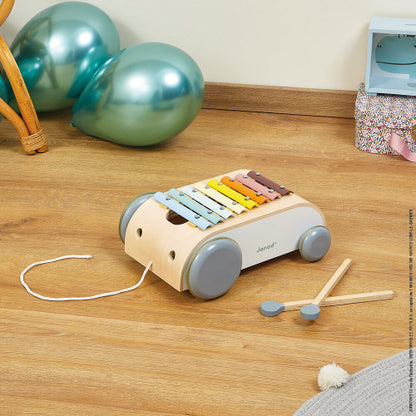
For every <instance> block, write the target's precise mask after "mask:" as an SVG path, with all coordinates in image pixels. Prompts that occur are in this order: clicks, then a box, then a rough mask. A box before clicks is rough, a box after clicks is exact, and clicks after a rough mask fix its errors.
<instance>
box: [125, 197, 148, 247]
mask: <svg viewBox="0 0 416 416" xmlns="http://www.w3.org/2000/svg"><path fill="white" fill-rule="evenodd" d="M153 195H154V193H153V192H149V193H146V194H141V195H139V196H137V197H136V198H134V199H133V200H132V201H130V202H129V203H128V204H127V206H126V208H124V211H123V213H122V214H121V216H120V222H119V224H118V232H119V234H120V238H121V241H123V243H124V242H125V241H124V239H125V237H126V230H127V226H128V225H129V222H130V220H131V217H132V216H133V214H134V213H135V212H136V211H137V210H138V209H139V208H140V206H141V205H143V204H144V203H145V202H146V201H147V200H148V199H150V198H151V197H152V196H153Z"/></svg>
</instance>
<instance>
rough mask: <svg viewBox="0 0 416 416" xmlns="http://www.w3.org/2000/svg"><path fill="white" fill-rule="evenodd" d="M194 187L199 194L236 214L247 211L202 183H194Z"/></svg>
mask: <svg viewBox="0 0 416 416" xmlns="http://www.w3.org/2000/svg"><path fill="white" fill-rule="evenodd" d="M194 187H195V188H196V189H198V191H199V192H202V193H203V194H204V195H206V196H209V197H210V198H211V199H213V200H214V201H216V202H218V203H219V204H221V205H224V206H225V207H226V208H228V209H230V210H231V211H233V212H235V213H236V214H241V213H242V212H243V211H247V210H246V208H244V207H243V206H242V205H240V204H239V203H238V202H236V201H233V200H232V199H230V198H228V197H227V196H225V195H223V194H222V193H220V192H218V191H216V190H215V189H213V188H211V187H210V186H208V185H206V184H204V183H202V182H200V183H196V184H195V185H194Z"/></svg>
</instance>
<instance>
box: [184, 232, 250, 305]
mask: <svg viewBox="0 0 416 416" xmlns="http://www.w3.org/2000/svg"><path fill="white" fill-rule="evenodd" d="M241 265H242V254H241V249H240V247H239V246H238V244H237V243H236V242H235V241H233V240H231V239H229V238H216V239H214V240H210V241H208V242H206V243H204V244H202V246H201V247H199V248H198V249H197V250H196V251H195V253H194V254H193V255H192V257H191V259H190V260H189V262H188V264H187V266H186V268H185V278H186V282H187V284H188V288H189V291H190V292H191V293H192V294H193V295H194V296H195V297H198V298H201V299H205V300H209V299H215V298H218V297H219V296H222V295H224V294H225V293H226V292H227V291H228V290H229V289H230V288H231V286H232V285H233V284H234V283H235V281H236V280H237V278H238V276H239V275H240V271H241Z"/></svg>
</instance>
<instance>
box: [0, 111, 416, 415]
mask: <svg viewBox="0 0 416 416" xmlns="http://www.w3.org/2000/svg"><path fill="white" fill-rule="evenodd" d="M40 119H41V123H42V125H43V128H44V130H45V132H46V134H47V138H48V141H49V146H50V151H49V152H48V153H46V154H38V155H35V156H26V155H25V154H24V153H23V150H22V149H21V147H20V143H19V142H18V140H17V138H16V137H17V136H16V134H15V132H14V130H13V128H12V126H11V125H10V124H9V123H8V122H7V121H2V123H1V125H0V157H1V164H0V169H1V180H0V181H1V182H0V186H1V188H0V195H1V205H0V251H1V257H2V260H1V262H0V276H1V278H0V285H1V288H0V290H1V295H0V314H1V339H0V343H1V344H0V348H1V350H0V356H1V360H0V396H1V398H2V399H1V400H2V402H1V407H2V412H1V413H2V414H3V415H13V416H15V415H27V414H31V415H43V416H48V415H54V416H56V415H58V414H59V415H79V414H84V415H90V416H91V415H118V416H123V415H207V416H208V415H221V416H226V415H230V416H231V415H232V416H235V415H256V416H261V415H270V414H275V415H291V414H293V412H294V411H295V410H296V409H298V408H299V407H300V406H301V405H302V404H303V403H304V402H305V401H306V400H308V399H309V398H311V397H313V396H314V395H315V394H317V393H318V392H319V388H318V386H317V382H316V379H317V376H318V372H319V368H320V367H321V366H323V365H326V364H329V363H332V362H334V361H335V362H336V363H338V364H339V365H340V366H341V367H343V368H344V369H345V370H347V371H348V372H350V373H355V372H357V371H359V370H361V369H363V368H365V367H367V366H369V365H371V364H373V363H375V362H376V361H378V360H381V359H383V358H386V357H389V356H391V355H392V354H395V353H397V352H399V351H402V350H404V349H406V348H407V347H408V304H409V291H408V277H409V273H408V244H409V240H408V213H409V209H416V200H415V195H416V180H415V169H416V166H415V165H413V164H411V163H409V162H406V161H405V160H404V159H401V158H399V157H388V156H379V155H370V154H366V153H364V152H361V151H359V150H357V149H356V148H355V147H354V121H353V120H350V119H336V118H323V117H315V118H314V117H301V116H289V115H274V114H260V113H244V112H233V111H220V110H202V111H201V112H200V114H199V116H198V117H197V119H196V120H195V121H194V123H193V124H192V125H191V126H190V127H189V128H188V129H187V130H185V131H184V132H183V133H182V134H180V135H179V136H178V137H176V138H175V139H173V140H171V141H169V142H167V143H166V144H164V145H160V146H158V147H154V148H148V149H133V148H127V147H122V146H118V145H115V144H112V143H109V142H105V141H102V140H98V139H93V138H90V137H87V136H85V135H84V134H82V133H81V132H79V131H78V130H77V129H75V128H73V127H71V126H70V125H69V124H68V122H69V121H70V114H69V113H66V112H64V113H58V114H47V115H40ZM240 168H249V169H254V170H259V171H261V172H262V173H264V174H265V175H266V176H268V177H270V178H272V179H274V180H276V181H280V182H282V183H285V184H286V185H287V186H288V187H289V188H290V189H292V190H293V191H295V192H296V193H298V194H299V195H300V196H302V197H304V198H305V199H308V200H310V201H311V202H313V203H315V204H316V205H318V206H319V207H320V208H321V209H322V211H323V212H324V213H325V215H326V218H327V223H328V228H329V229H330V231H331V234H332V246H331V249H330V251H329V252H328V254H327V255H326V256H325V257H324V258H323V259H322V260H321V261H319V262H317V263H307V262H305V261H304V260H303V259H302V258H301V257H300V256H299V254H298V253H292V254H290V255H286V256H283V257H281V258H279V259H276V260H273V261H269V262H267V263H266V264H263V265H261V266H256V267H252V268H250V269H248V270H245V271H244V272H243V273H242V274H241V276H240V278H239V279H238V281H237V283H236V284H235V285H234V286H233V288H232V289H231V290H230V291H229V292H228V293H227V294H226V295H225V296H223V297H221V298H219V299H217V300H214V301H210V302H204V301H200V300H197V299H195V298H193V297H192V296H191V295H190V294H189V293H178V292H176V291H175V290H173V289H172V288H170V287H169V286H168V285H167V284H166V283H164V282H163V281H161V280H160V279H159V278H157V277H156V276H155V275H153V274H151V273H150V274H149V275H148V276H147V277H146V279H145V281H144V283H143V285H142V286H141V287H140V288H139V289H137V290H136V291H134V292H129V293H125V294H122V295H119V296H115V297H110V298H105V299H98V300H94V301H86V302H66V303H65V302H62V303H57V302H56V303H54V302H46V301H42V300H38V299H36V298H34V297H32V296H30V295H29V294H27V293H26V291H25V290H24V289H23V287H22V286H21V285H20V282H19V275H20V273H21V271H22V270H23V269H24V268H25V267H26V266H28V265H29V264H31V263H32V262H35V261H39V260H45V259H50V258H54V257H58V256H62V255H67V254H91V255H93V258H92V259H91V260H65V261H62V262H58V263H54V264H49V265H44V266H39V267H37V268H35V269H33V270H32V271H30V272H29V273H28V275H27V280H28V281H29V282H30V284H31V286H32V287H33V289H34V290H36V291H39V292H41V293H43V294H45V295H49V296H69V295H70V296H84V295H90V294H95V293H98V292H102V291H110V290H116V289H120V288H124V287H127V286H130V285H132V284H134V283H135V282H136V281H137V280H138V278H139V276H140V275H141V273H142V272H143V269H144V268H143V266H142V265H140V264H139V263H137V262H135V261H134V260H132V259H131V258H129V257H128V256H127V255H126V254H125V253H124V251H123V249H124V248H123V244H122V242H121V241H120V239H119V236H118V221H119V217H120V214H121V212H122V210H123V208H124V207H125V205H126V204H127V202H128V201H130V200H131V199H132V198H133V197H135V196H136V195H139V194H141V193H143V192H149V191H157V190H167V189H169V188H170V187H175V186H181V185H186V184H189V183H192V182H196V181H197V180H203V179H206V178H209V177H211V176H216V175H220V174H222V173H226V172H229V171H232V170H235V169H240ZM161 238H163V236H161ZM347 257H350V258H352V260H353V265H352V267H351V269H350V270H349V272H348V273H347V274H346V275H345V276H344V278H343V279H342V280H341V282H340V283H339V284H338V286H337V287H336V288H335V290H334V292H333V295H342V294H352V293H359V292H367V291H376V290H386V289H392V290H394V291H395V292H396V297H395V298H394V299H393V300H390V301H384V302H374V303H367V304H357V305H350V306H337V307H328V308H325V309H324V310H323V312H322V315H321V318H319V319H318V320H317V321H315V322H307V321H304V320H303V319H302V318H300V316H299V312H297V311H293V312H286V313H284V314H282V315H280V316H279V317H276V318H266V317H263V316H262V315H261V314H260V313H259V306H260V304H261V303H262V302H263V301H265V300H278V301H290V300H297V299H304V298H311V297H313V296H315V295H316V294H317V293H318V292H319V291H320V289H321V288H322V287H323V285H324V284H325V282H326V281H327V279H328V278H329V277H330V276H331V274H332V273H333V272H334V271H335V269H336V268H337V267H338V266H339V265H340V264H341V263H342V261H343V260H344V259H345V258H347Z"/></svg>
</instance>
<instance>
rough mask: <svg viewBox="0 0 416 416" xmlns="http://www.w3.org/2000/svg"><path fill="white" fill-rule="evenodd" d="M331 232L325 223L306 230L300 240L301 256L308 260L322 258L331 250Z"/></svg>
mask: <svg viewBox="0 0 416 416" xmlns="http://www.w3.org/2000/svg"><path fill="white" fill-rule="evenodd" d="M330 245H331V234H330V233H329V231H328V229H327V228H326V227H324V226H323V225H318V226H316V227H312V228H309V230H306V231H305V232H304V233H303V235H302V237H301V238H300V241H299V251H300V254H301V256H302V257H303V258H304V259H305V260H307V261H317V260H320V259H321V258H322V257H323V256H325V254H326V253H327V252H328V250H329V246H330Z"/></svg>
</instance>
